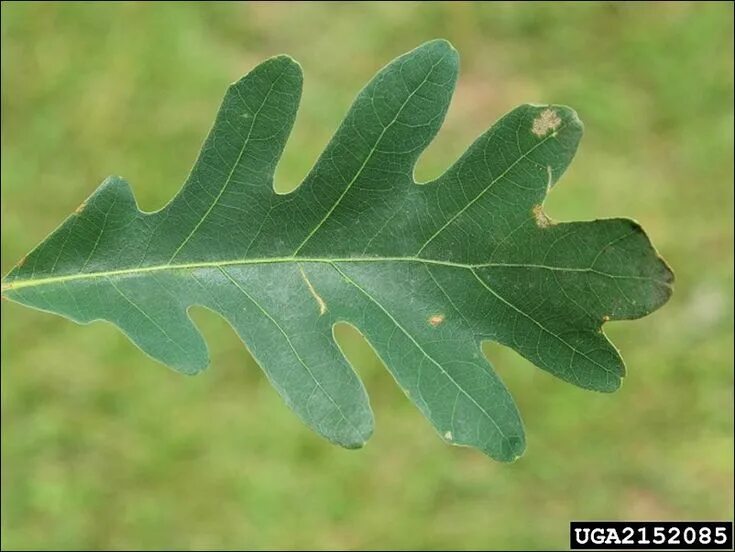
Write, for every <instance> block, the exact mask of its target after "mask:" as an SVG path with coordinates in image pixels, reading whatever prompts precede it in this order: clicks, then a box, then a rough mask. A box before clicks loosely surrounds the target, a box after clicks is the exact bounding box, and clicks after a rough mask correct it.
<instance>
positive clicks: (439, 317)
mask: <svg viewBox="0 0 735 552" xmlns="http://www.w3.org/2000/svg"><path fill="white" fill-rule="evenodd" d="M442 322H444V315H443V314H432V315H431V316H430V317H429V324H431V326H432V327H434V328H436V327H437V326H438V325H439V324H441V323H442Z"/></svg>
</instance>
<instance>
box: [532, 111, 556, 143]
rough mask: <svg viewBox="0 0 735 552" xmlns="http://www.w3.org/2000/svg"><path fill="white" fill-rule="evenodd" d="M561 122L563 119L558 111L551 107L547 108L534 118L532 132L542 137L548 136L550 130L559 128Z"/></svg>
mask: <svg viewBox="0 0 735 552" xmlns="http://www.w3.org/2000/svg"><path fill="white" fill-rule="evenodd" d="M560 124H561V119H560V118H559V115H557V114H556V111H554V110H553V109H551V108H546V109H544V110H543V111H542V112H541V113H540V114H539V116H538V117H536V118H535V119H534V120H533V127H531V132H533V133H534V134H535V135H536V136H538V137H539V138H541V137H542V136H546V135H547V134H548V133H549V131H550V130H556V129H557V128H559V125H560Z"/></svg>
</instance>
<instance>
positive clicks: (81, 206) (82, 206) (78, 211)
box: [74, 201, 87, 215]
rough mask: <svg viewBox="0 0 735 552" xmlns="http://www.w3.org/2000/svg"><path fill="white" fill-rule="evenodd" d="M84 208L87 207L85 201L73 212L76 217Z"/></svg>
mask: <svg viewBox="0 0 735 552" xmlns="http://www.w3.org/2000/svg"><path fill="white" fill-rule="evenodd" d="M86 206H87V202H86V201H83V202H82V203H80V204H79V207H77V208H76V209H74V212H75V213H76V214H77V215H78V214H79V213H81V212H82V211H84V208H85V207H86Z"/></svg>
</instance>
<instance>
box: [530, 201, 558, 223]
mask: <svg viewBox="0 0 735 552" xmlns="http://www.w3.org/2000/svg"><path fill="white" fill-rule="evenodd" d="M532 212H533V218H534V220H535V221H536V226H538V227H539V228H548V227H549V226H552V225H553V224H554V221H552V220H551V219H550V218H549V217H548V216H546V213H544V208H543V207H542V206H541V205H536V206H535V207H534V208H533V209H532Z"/></svg>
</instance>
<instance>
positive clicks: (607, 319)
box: [602, 315, 610, 322]
mask: <svg viewBox="0 0 735 552" xmlns="http://www.w3.org/2000/svg"><path fill="white" fill-rule="evenodd" d="M602 321H603V322H609V321H610V317H609V316H608V315H605V316H603V317H602Z"/></svg>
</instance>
